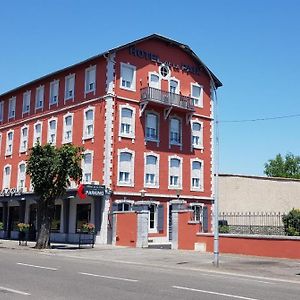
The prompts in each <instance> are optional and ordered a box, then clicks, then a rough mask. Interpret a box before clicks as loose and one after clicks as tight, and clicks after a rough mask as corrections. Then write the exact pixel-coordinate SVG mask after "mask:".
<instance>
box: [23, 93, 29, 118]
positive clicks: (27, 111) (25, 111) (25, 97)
mask: <svg viewBox="0 0 300 300" xmlns="http://www.w3.org/2000/svg"><path fill="white" fill-rule="evenodd" d="M28 95H29V96H28ZM27 96H28V98H29V103H28V110H24V106H25V100H26V99H27ZM30 102H31V91H26V92H25V93H23V103H22V117H23V116H24V115H25V114H30V104H31V103H30Z"/></svg>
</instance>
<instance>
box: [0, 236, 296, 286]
mask: <svg viewBox="0 0 300 300" xmlns="http://www.w3.org/2000/svg"><path fill="white" fill-rule="evenodd" d="M34 245H35V242H28V246H19V245H18V241H11V240H0V250H1V248H6V249H15V250H22V251H38V252H40V253H42V254H46V255H47V254H48V255H58V256H65V257H72V258H79V259H87V260H99V261H106V262H111V263H123V264H135V265H140V266H148V267H157V268H171V269H178V268H180V269H186V270H191V271H200V272H213V273H220V274H224V273H228V275H232V276H245V277H247V276H254V277H256V278H262V279H264V278H268V279H271V280H280V281H284V280H287V281H295V282H299V284H300V260H290V259H277V258H266V257H254V256H244V255H230V254H220V265H219V268H216V267H215V266H214V265H213V254H212V253H200V252H196V251H183V250H167V249H148V248H143V249H141V248H125V247H116V246H112V245H95V248H89V247H84V248H82V249H78V245H76V244H53V245H52V246H53V249H46V250H36V249H34V248H33V246H34Z"/></svg>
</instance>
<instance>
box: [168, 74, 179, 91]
mask: <svg viewBox="0 0 300 300" xmlns="http://www.w3.org/2000/svg"><path fill="white" fill-rule="evenodd" d="M171 81H176V82H177V83H178V84H177V89H176V91H175V94H178V95H179V94H180V80H179V79H177V78H176V77H170V78H169V79H168V85H169V92H170V93H171Z"/></svg>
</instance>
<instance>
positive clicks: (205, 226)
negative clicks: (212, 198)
mask: <svg viewBox="0 0 300 300" xmlns="http://www.w3.org/2000/svg"><path fill="white" fill-rule="evenodd" d="M202 226H203V231H204V232H208V209H207V206H204V207H203V224H202Z"/></svg>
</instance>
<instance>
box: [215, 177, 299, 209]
mask: <svg viewBox="0 0 300 300" xmlns="http://www.w3.org/2000/svg"><path fill="white" fill-rule="evenodd" d="M292 208H300V180H291V179H284V178H272V177H270V178H268V177H259V176H239V175H226V174H221V175H220V176H219V211H220V212H259V211H260V212H289V211H290V210H291V209H292Z"/></svg>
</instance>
